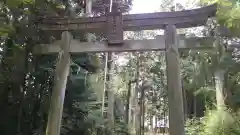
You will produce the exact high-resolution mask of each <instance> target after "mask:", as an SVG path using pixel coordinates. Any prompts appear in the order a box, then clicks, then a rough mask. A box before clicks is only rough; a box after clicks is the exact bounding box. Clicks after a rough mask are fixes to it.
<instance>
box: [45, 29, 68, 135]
mask: <svg viewBox="0 0 240 135" xmlns="http://www.w3.org/2000/svg"><path fill="white" fill-rule="evenodd" d="M71 39H72V37H71V35H70V33H69V32H67V31H65V32H63V33H62V43H61V45H60V47H61V50H60V52H59V54H58V63H57V65H56V70H55V76H54V86H53V93H52V96H51V103H50V109H49V114H48V123H47V129H46V135H60V128H61V120H62V112H63V104H64V98H65V91H66V84H67V78H68V75H69V68H70V54H69V48H70V43H71Z"/></svg>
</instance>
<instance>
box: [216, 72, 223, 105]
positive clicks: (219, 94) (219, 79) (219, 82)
mask: <svg viewBox="0 0 240 135" xmlns="http://www.w3.org/2000/svg"><path fill="white" fill-rule="evenodd" d="M224 73H225V71H224V70H220V69H219V70H217V71H216V72H215V73H214V76H215V87H216V100H217V108H218V109H219V108H222V107H225V96H224V95H225V93H224Z"/></svg>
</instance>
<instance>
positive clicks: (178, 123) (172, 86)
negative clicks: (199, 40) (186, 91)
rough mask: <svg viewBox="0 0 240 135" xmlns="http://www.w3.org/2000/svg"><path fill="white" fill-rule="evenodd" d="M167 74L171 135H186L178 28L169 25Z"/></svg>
mask: <svg viewBox="0 0 240 135" xmlns="http://www.w3.org/2000/svg"><path fill="white" fill-rule="evenodd" d="M165 43H166V66H167V67H166V70H167V71H166V72H167V92H168V107H169V133H170V135H185V132H184V112H183V99H182V87H181V77H180V58H179V53H178V44H179V39H178V38H177V35H176V27H175V26H174V25H171V24H169V25H167V26H166V28H165Z"/></svg>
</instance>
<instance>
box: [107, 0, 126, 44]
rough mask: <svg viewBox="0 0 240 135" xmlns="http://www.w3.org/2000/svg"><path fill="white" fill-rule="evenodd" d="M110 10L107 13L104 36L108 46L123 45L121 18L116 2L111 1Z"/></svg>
mask: <svg viewBox="0 0 240 135" xmlns="http://www.w3.org/2000/svg"><path fill="white" fill-rule="evenodd" d="M112 9H113V10H112V12H108V13H107V29H106V30H107V31H106V34H105V35H106V38H107V42H108V45H109V46H115V45H123V44H124V43H123V19H122V13H121V12H120V11H119V10H118V6H117V4H116V3H113V6H112Z"/></svg>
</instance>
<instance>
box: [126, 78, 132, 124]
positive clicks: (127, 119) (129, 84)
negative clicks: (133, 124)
mask: <svg viewBox="0 0 240 135" xmlns="http://www.w3.org/2000/svg"><path fill="white" fill-rule="evenodd" d="M131 84H132V81H129V82H128V92H127V103H126V109H125V122H126V123H129V107H130V97H131V89H132V88H131Z"/></svg>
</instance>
